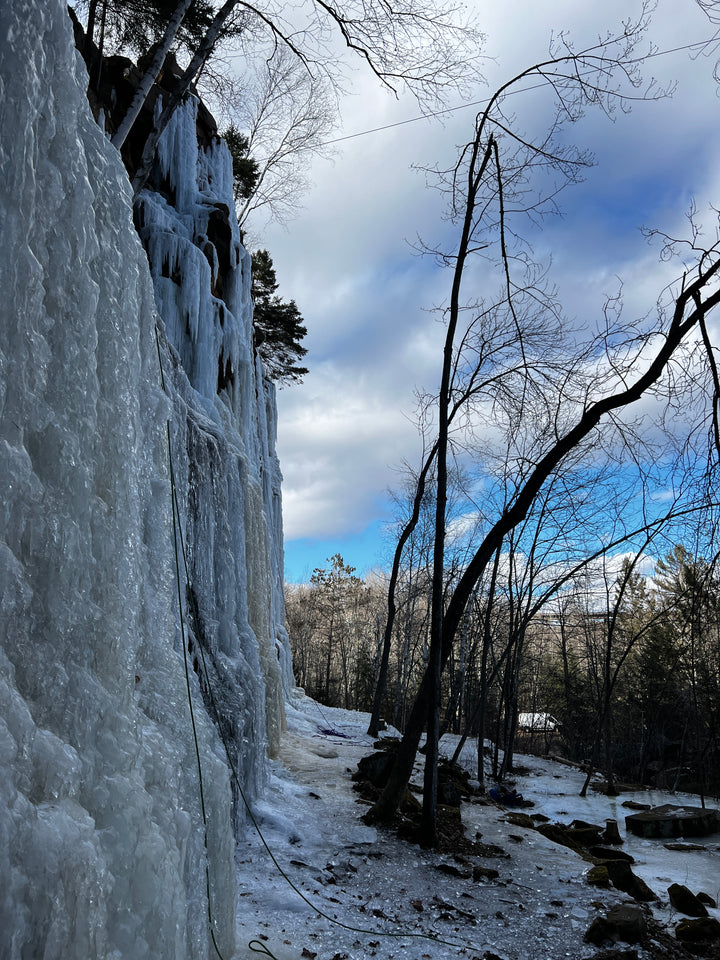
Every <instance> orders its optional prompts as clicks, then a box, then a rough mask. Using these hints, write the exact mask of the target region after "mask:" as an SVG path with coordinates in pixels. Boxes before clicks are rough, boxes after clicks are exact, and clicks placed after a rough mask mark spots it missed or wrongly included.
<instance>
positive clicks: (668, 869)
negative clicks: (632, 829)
mask: <svg viewBox="0 0 720 960" xmlns="http://www.w3.org/2000/svg"><path fill="white" fill-rule="evenodd" d="M287 717H288V732H287V734H286V735H285V736H284V738H283V745H282V749H281V752H280V757H279V759H278V760H277V761H275V763H274V766H273V769H272V775H271V782H270V785H269V789H268V791H267V793H266V795H265V798H264V799H263V800H262V801H261V802H259V803H257V804H256V805H255V807H254V812H255V816H256V818H257V821H258V823H259V825H260V829H261V831H262V834H263V836H264V838H265V841H266V842H267V844H268V846H269V847H270V849H271V850H272V852H273V855H274V856H275V858H276V860H277V862H278V864H279V865H280V867H281V868H282V870H283V871H284V872H285V873H286V875H287V878H289V880H291V881H292V883H293V884H294V885H295V887H296V888H297V890H299V891H300V892H301V893H302V897H305V898H307V899H306V900H304V899H303V898H302V897H301V896H300V895H299V894H298V893H297V892H296V891H295V890H293V889H292V887H291V886H290V885H289V884H288V882H287V880H286V879H285V878H284V877H283V876H282V875H281V874H280V872H279V871H278V869H277V867H276V866H275V865H274V864H273V862H272V860H271V858H270V856H269V855H268V853H267V851H266V850H265V848H264V847H263V845H262V842H261V841H260V839H259V837H258V835H257V834H256V832H255V831H254V830H252V828H250V827H249V829H248V838H247V841H246V842H245V843H244V845H241V848H240V850H239V853H238V860H239V863H238V868H239V883H240V895H239V898H238V904H239V906H238V927H239V931H240V933H239V937H238V940H239V942H240V944H241V952H240V956H241V957H243V958H249V957H255V958H256V957H258V956H259V955H260V953H258V952H255V951H262V950H263V949H266V950H267V951H270V953H271V955H274V956H275V957H277V958H278V960H298V958H308V960H312V958H314V957H316V958H317V960H356V958H357V960H359V958H363V960H364V958H366V957H377V958H379V960H390V958H400V957H402V958H403V960H440V958H442V960H444V958H453V957H469V958H473V957H476V958H481V957H483V955H484V954H485V953H486V952H487V953H488V956H490V955H494V956H497V957H501V958H502V960H559V958H565V957H571V958H584V957H593V956H594V954H595V953H596V949H595V948H594V947H592V946H590V945H588V944H586V943H584V942H583V935H584V933H585V931H586V929H587V927H588V926H589V924H590V921H591V920H592V918H593V917H594V916H595V915H596V914H597V913H598V912H599V911H600V910H601V909H603V908H609V907H610V906H612V905H613V904H614V903H618V902H624V901H627V900H628V899H629V898H628V897H627V896H626V895H625V894H622V893H620V892H619V891H616V890H614V889H612V890H604V889H598V888H597V887H591V886H589V885H588V884H587V883H586V881H585V875H586V873H587V871H588V869H589V867H590V864H589V863H587V862H586V861H584V860H583V859H581V858H580V857H579V856H578V855H577V854H575V853H574V852H573V851H571V850H569V849H567V848H565V847H561V846H558V845H557V844H555V843H553V842H552V841H550V840H547V839H546V838H545V837H543V836H542V835H541V834H539V833H537V832H536V831H533V830H530V829H524V828H522V827H517V826H515V825H510V824H508V822H507V821H506V814H507V811H505V810H504V809H502V808H500V807H498V806H495V805H491V806H484V805H479V804H470V803H463V809H462V815H463V822H464V825H465V832H466V834H467V835H468V836H469V837H472V838H474V837H475V835H476V832H478V831H479V832H480V833H481V834H482V841H483V843H488V844H491V843H494V844H497V845H498V846H500V847H502V848H503V850H504V851H505V852H506V854H507V856H506V857H504V858H493V859H483V860H482V861H480V860H475V862H477V863H480V864H481V865H483V866H487V867H492V868H495V869H497V870H498V871H499V877H498V878H497V879H496V880H492V881H480V882H473V881H472V880H470V879H462V878H460V877H455V876H452V875H449V874H447V873H443V872H441V871H440V870H438V869H437V867H438V866H440V865H442V864H449V865H453V866H456V864H454V862H453V859H452V857H451V856H449V855H442V854H437V853H435V852H429V851H424V850H420V849H419V848H417V847H414V846H410V845H408V844H406V843H403V842H401V841H400V840H398V839H397V838H396V837H395V836H394V835H392V834H390V833H386V832H384V831H382V830H376V829H375V828H372V827H367V826H365V825H364V824H363V823H362V822H361V820H360V816H361V814H362V812H363V811H364V809H366V808H365V807H363V806H361V805H360V804H358V803H357V802H356V801H357V798H358V794H357V793H356V792H355V791H353V789H352V781H351V779H350V775H351V773H352V772H354V771H355V769H356V765H357V762H358V760H359V759H360V758H361V757H362V756H364V755H365V754H367V753H369V752H371V749H372V742H373V741H372V738H370V737H368V736H367V735H366V733H365V730H366V728H367V723H368V715H367V714H361V713H353V712H350V711H346V710H337V709H330V708H327V707H320V706H319V705H318V704H317V703H315V702H314V701H313V700H310V699H309V698H308V697H305V696H303V695H302V694H301V693H300V692H297V694H296V696H295V697H294V698H293V699H292V700H291V702H290V704H289V705H288V709H287ZM456 742H457V741H456V740H454V739H453V738H451V737H448V738H446V739H445V740H443V745H444V747H445V751H446V752H449V751H451V750H452V749H454V746H455V743H456ZM474 753H475V749H474V745H473V746H469V747H468V748H467V751H466V754H467V755H466V756H463V758H462V760H463V764H464V766H465V767H466V768H467V769H468V770H470V771H471V772H472V771H473V768H474ZM517 759H518V763H519V764H522V766H524V767H527V768H528V769H529V771H530V772H529V773H527V774H526V775H524V776H522V777H518V778H517V781H516V782H517V789H518V792H521V793H522V794H523V795H524V796H525V798H526V799H529V800H532V801H533V803H534V807H532V808H530V809H528V810H527V811H526V812H528V813H533V814H534V813H542V814H545V815H546V816H547V817H550V818H551V819H552V820H553V821H554V820H558V821H561V822H563V823H569V822H570V821H571V820H572V819H575V818H577V819H582V820H586V821H590V822H593V823H598V824H601V825H602V824H604V822H605V820H606V819H608V818H612V819H616V820H617V822H618V825H619V827H620V831H621V834H622V835H623V836H624V837H625V820H624V818H625V815H626V814H627V813H628V812H629V811H628V810H626V809H625V808H623V807H622V801H623V800H626V799H629V798H630V796H631V797H632V799H634V800H638V801H640V802H645V803H653V804H660V803H666V802H673V803H684V802H685V803H690V804H692V805H697V803H698V801H697V798H693V797H687V796H682V795H670V794H666V793H660V792H657V791H642V792H635V793H633V794H632V795H627V794H626V795H624V796H621V797H619V798H607V797H605V796H603V795H601V794H598V793H594V792H591V793H590V794H589V795H588V797H587V799H582V798H580V797H579V796H578V793H579V790H580V786H581V784H582V779H583V775H582V774H581V772H580V771H578V770H575V769H573V768H569V767H567V766H565V765H561V764H559V763H556V762H554V761H552V760H546V759H540V758H536V757H522V758H517ZM417 770H418V772H419V771H420V766H419V764H418V766H417ZM719 845H720V834H715V835H714V836H713V837H710V838H706V839H705V840H703V841H702V846H703V847H704V848H705V849H704V850H693V851H690V850H688V851H683V852H677V851H669V850H667V849H666V848H665V847H664V846H663V844H662V842H661V841H650V840H642V839H639V838H637V837H634V836H632V835H628V836H627V837H625V844H624V846H623V848H622V849H623V850H625V851H626V852H628V853H631V854H632V856H633V857H634V858H635V864H634V866H633V870H634V871H635V873H636V874H638V875H639V876H640V877H642V878H643V879H644V880H645V881H646V883H647V884H648V885H649V886H650V887H651V888H652V889H653V891H654V892H655V893H656V894H658V895H659V896H660V897H661V902H660V904H659V905H656V906H654V907H653V910H654V913H655V916H656V917H657V918H658V919H660V920H662V921H664V922H667V923H668V924H669V923H670V922H671V921H676V920H678V919H680V917H678V916H677V915H675V914H674V913H673V911H672V910H671V908H670V907H669V905H668V900H667V892H666V891H667V887H668V886H669V885H670V884H671V883H673V882H676V883H684V884H686V885H687V886H688V887H690V889H691V890H692V891H693V892H695V893H697V892H698V891H699V890H703V891H705V892H706V893H709V894H710V895H711V896H713V897H714V898H715V899H716V900H717V899H718V896H719V894H720V869H718V867H719V866H720V852H719V851H720V846H719ZM308 901H309V902H308ZM710 913H711V914H713V915H715V916H718V917H720V912H719V911H717V910H711V911H710ZM332 921H339V923H333V922H332ZM432 937H436V938H439V939H438V940H436V941H435V942H433V940H432V939H430V938H432ZM426 938H427V939H426ZM251 941H252V943H251ZM648 955H649V954H648V953H647V952H644V951H643V950H642V949H639V950H638V956H639V957H640V958H642V957H647V956H648Z"/></svg>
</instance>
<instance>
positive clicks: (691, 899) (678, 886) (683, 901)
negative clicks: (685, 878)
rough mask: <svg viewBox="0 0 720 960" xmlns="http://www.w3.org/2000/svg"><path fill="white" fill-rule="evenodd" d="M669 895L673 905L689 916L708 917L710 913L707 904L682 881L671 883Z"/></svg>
mask: <svg viewBox="0 0 720 960" xmlns="http://www.w3.org/2000/svg"><path fill="white" fill-rule="evenodd" d="M668 897H669V898H670V903H671V904H672V906H673V907H675V909H676V910H678V911H679V912H680V913H684V914H685V915H686V916H688V917H706V916H707V915H708V912H707V908H706V906H705V904H704V903H702V902H701V901H700V900H699V899H698V897H696V896H695V894H694V893H692V891H691V890H689V889H688V888H687V887H686V886H684V884H682V883H673V884H671V885H670V886H669V887H668Z"/></svg>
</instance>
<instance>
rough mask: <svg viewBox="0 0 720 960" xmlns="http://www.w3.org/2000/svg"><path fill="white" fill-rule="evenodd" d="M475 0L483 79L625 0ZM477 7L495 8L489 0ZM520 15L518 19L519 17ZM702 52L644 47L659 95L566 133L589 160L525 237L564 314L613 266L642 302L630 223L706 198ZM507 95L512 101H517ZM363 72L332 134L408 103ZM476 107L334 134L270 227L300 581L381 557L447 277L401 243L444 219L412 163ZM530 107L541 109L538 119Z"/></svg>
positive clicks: (677, 8)
mask: <svg viewBox="0 0 720 960" xmlns="http://www.w3.org/2000/svg"><path fill="white" fill-rule="evenodd" d="M499 6H500V5H499V4H492V5H490V4H485V5H483V6H482V7H481V8H480V12H481V17H480V25H481V28H482V29H483V31H484V32H485V33H486V35H487V39H486V43H485V52H486V54H487V55H488V57H490V58H492V60H488V62H487V64H486V69H485V73H486V75H487V77H488V81H489V87H488V88H485V89H482V88H481V89H479V90H478V91H477V93H476V95H475V96H473V97H471V99H479V98H480V97H482V96H483V95H486V93H487V91H488V90H491V89H494V88H495V87H496V86H497V85H498V83H499V82H500V81H501V80H504V79H505V78H507V77H508V76H511V75H513V74H514V73H516V72H517V71H518V70H519V69H522V68H523V67H525V66H527V65H528V64H529V63H531V62H534V61H536V60H538V59H542V58H543V57H544V56H545V55H546V53H547V44H548V38H549V36H550V33H551V31H552V30H556V31H557V30H558V29H564V28H567V29H569V30H570V31H571V33H572V34H573V35H574V36H576V37H577V38H578V41H579V42H582V43H591V42H593V41H594V40H595V38H596V37H597V36H598V34H600V33H602V32H604V31H605V30H606V29H612V28H614V27H615V26H616V25H617V24H618V23H619V22H620V20H621V19H622V18H624V17H626V16H627V15H628V13H629V12H630V11H631V6H630V5H629V4H628V3H627V2H622V3H621V2H615V0H608V2H604V3H602V4H600V3H592V2H591V3H584V4H578V3H577V2H576V0H554V2H541V0H508V2H506V3H504V4H503V5H502V10H499V9H497V8H498V7H499ZM487 8H491V9H487ZM654 22H655V26H654V28H653V29H652V31H651V37H652V39H653V41H654V42H655V44H656V46H657V48H658V49H660V50H668V49H671V48H674V47H678V46H681V45H682V44H684V43H689V42H692V41H696V40H700V39H703V38H704V37H707V36H710V35H711V34H712V29H713V28H712V26H711V25H710V24H709V23H708V21H707V20H706V19H705V18H704V17H703V16H702V14H701V12H700V11H699V9H698V7H697V5H696V3H695V2H694V0H661V2H660V3H659V5H658V9H657V13H656V17H655V21H654ZM518 23H521V24H523V25H524V28H523V31H522V33H519V32H518V29H517V25H518ZM713 66H714V58H708V57H698V58H697V59H695V60H693V59H692V58H691V57H690V56H689V55H688V53H687V52H677V53H674V54H668V55H666V56H661V57H655V58H654V59H653V60H652V62H651V66H650V67H648V70H647V71H646V72H647V73H652V75H654V76H656V77H658V78H659V79H660V80H661V81H672V80H677V81H678V88H677V91H676V93H675V95H674V97H673V98H672V99H668V100H663V101H661V102H655V103H653V102H648V103H638V104H636V105H635V106H634V107H633V111H632V113H631V114H630V115H629V116H625V115H622V114H621V115H620V116H619V117H618V118H617V119H616V120H615V122H614V123H611V122H609V121H608V120H607V119H606V118H604V117H602V116H601V115H599V114H592V113H588V115H587V116H586V117H585V119H583V120H582V121H581V122H580V123H579V124H578V125H577V126H576V127H575V128H574V129H573V130H572V134H573V137H574V142H576V143H578V144H580V145H582V146H584V147H587V148H588V149H590V150H591V151H592V152H593V153H594V154H595V156H596V158H597V166H596V167H594V168H593V169H591V170H589V171H588V176H587V180H586V182H585V183H584V184H582V185H581V186H579V187H575V188H570V190H569V191H568V192H567V193H566V194H565V195H564V197H563V201H562V202H563V207H564V212H565V215H564V217H563V218H562V219H555V220H553V221H550V222H548V223H547V224H546V225H545V228H544V230H543V231H542V232H541V233H539V234H537V236H536V237H534V238H533V240H534V245H535V252H536V254H537V255H538V256H539V257H544V256H551V257H552V260H553V279H554V280H555V282H556V283H557V284H558V286H559V288H560V292H561V296H562V299H563V301H564V303H565V304H566V308H567V310H568V312H569V313H570V314H571V315H572V316H576V317H579V318H581V317H582V318H588V319H587V322H588V323H591V322H592V319H591V318H597V317H599V316H600V312H601V308H602V303H603V298H604V295H605V294H607V293H609V292H610V291H611V290H612V289H614V288H615V287H616V286H617V284H618V278H622V280H623V283H624V291H625V295H626V299H627V309H628V310H638V311H641V312H645V311H646V310H647V309H650V308H651V307H652V306H653V303H654V299H655V297H656V296H657V294H658V293H659V291H660V289H661V287H662V285H663V283H664V280H665V273H664V272H663V271H664V268H663V266H662V265H661V264H659V263H658V257H657V251H656V250H653V249H651V248H650V247H649V246H648V244H647V242H646V241H645V239H644V238H643V236H642V235H641V232H640V229H639V228H640V227H642V226H650V227H658V228H662V229H666V230H667V231H668V232H673V231H674V230H678V231H680V230H682V229H684V216H685V213H686V212H687V208H688V205H689V203H690V200H691V198H692V197H695V198H696V202H697V204H698V206H699V207H700V208H701V209H706V208H707V205H708V203H709V202H711V201H712V200H713V199H714V201H715V203H716V204H720V190H718V187H720V184H719V183H718V180H720V177H719V176H718V169H719V165H718V157H719V155H720V153H719V150H718V148H719V146H720V124H718V122H717V120H718V112H719V111H720V101H719V100H718V96H717V88H716V84H715V83H714V81H713V76H712V71H713ZM518 109H522V105H521V104H518ZM417 112H418V111H417V107H416V105H415V104H414V103H413V102H412V101H411V100H410V99H408V98H402V99H400V100H399V101H398V100H395V99H393V98H392V97H390V96H388V94H387V93H385V92H384V91H382V90H380V89H379V88H378V87H377V85H376V84H375V83H374V81H373V80H372V78H370V77H369V76H366V75H365V74H364V73H362V72H361V71H356V72H355V73H353V83H352V86H351V90H350V93H349V94H348V96H347V97H346V98H345V99H344V100H343V103H342V117H343V120H342V128H341V129H340V130H338V136H343V135H348V134H352V133H355V132H360V131H362V130H366V129H370V128H373V127H376V126H378V125H381V124H383V123H392V122H395V121H399V120H404V119H407V118H408V117H413V116H416V115H417ZM473 116H474V110H467V109H462V110H458V111H457V112H456V113H453V114H450V115H447V116H446V117H445V118H444V122H443V123H441V122H440V121H439V120H428V119H424V120H421V121H419V122H417V123H412V124H408V125H404V126H399V127H395V128H393V129H390V130H384V131H381V132H378V133H374V134H371V135H368V136H362V137H357V138H355V139H352V140H347V141H344V142H342V143H340V144H338V147H337V153H336V155H335V157H334V158H333V159H332V160H328V159H323V158H317V159H316V160H315V161H314V162H313V165H312V169H311V172H310V179H311V181H312V183H313V186H312V188H311V189H310V191H309V192H308V194H307V195H306V197H305V198H304V208H303V209H302V210H300V212H299V214H298V216H297V218H296V219H295V220H293V221H292V222H290V223H289V224H288V225H287V226H285V227H282V226H277V225H270V226H269V227H268V228H266V229H265V230H264V231H263V232H262V240H261V242H262V245H263V246H267V247H268V249H269V250H270V251H271V254H272V256H273V259H274V262H275V266H276V269H277V273H278V279H279V281H280V291H279V292H280V293H281V294H282V295H284V296H286V297H292V298H293V299H295V300H296V302H297V304H298V306H299V307H300V309H301V311H302V313H303V316H304V317H305V321H306V323H307V326H308V329H309V334H308V337H307V340H306V346H307V347H308V351H309V352H308V355H307V357H306V360H305V363H306V365H307V366H308V367H309V368H310V373H309V374H308V376H307V377H306V380H305V383H304V384H303V385H302V386H299V387H298V386H296V387H291V388H285V389H283V390H281V391H280V392H279V428H278V452H279V456H280V461H281V466H282V470H283V474H284V477H285V483H284V492H283V498H284V518H285V533H286V548H285V549H286V577H287V579H288V580H290V581H294V582H299V581H303V580H305V579H307V578H308V577H309V575H310V574H311V573H312V570H313V569H314V568H315V567H318V566H325V565H326V558H328V557H330V556H332V555H333V554H334V553H338V552H339V553H341V554H342V555H343V557H344V559H345V561H346V562H347V563H349V564H351V565H353V566H355V567H357V568H358V570H359V571H360V572H361V573H362V572H365V571H367V570H369V569H371V568H373V567H375V566H378V565H383V564H386V562H387V556H388V552H389V550H388V543H387V536H386V534H385V532H384V531H385V524H386V522H387V521H388V520H389V519H391V518H392V515H393V508H392V504H391V502H390V499H389V496H388V490H390V489H394V488H397V487H398V486H399V485H400V484H401V482H402V475H403V473H402V466H403V463H404V462H408V463H410V464H413V465H415V464H417V463H418V461H419V457H420V450H421V447H420V440H419V435H418V430H417V427H416V425H415V422H414V413H415V408H416V391H417V390H419V389H430V390H432V389H434V387H435V384H436V381H437V377H438V375H439V360H440V351H441V343H442V332H443V331H442V328H441V327H440V325H439V324H438V323H437V320H436V319H435V318H434V317H433V315H432V314H431V313H430V312H428V311H429V308H431V307H432V306H433V305H434V304H437V303H438V302H441V301H442V300H443V299H444V298H445V297H446V296H447V292H448V288H449V280H448V277H447V275H446V274H444V273H443V272H442V271H440V270H438V269H436V268H435V267H434V266H433V265H432V263H431V262H430V261H429V260H426V259H422V258H418V256H417V255H416V253H415V252H414V251H413V249H412V248H411V245H410V244H411V243H412V242H413V241H414V240H415V239H416V237H417V236H418V235H420V236H422V237H423V238H424V239H426V240H428V241H434V240H435V239H438V238H442V236H443V233H444V231H446V230H447V229H448V227H447V225H446V224H445V223H444V222H443V220H442V212H443V201H442V198H441V197H440V196H439V195H438V194H437V193H436V192H435V191H433V190H429V189H428V188H427V186H426V183H425V179H424V176H423V175H422V174H421V173H418V172H417V171H414V170H413V169H411V167H412V164H421V165H422V164H427V165H430V164H433V163H434V162H439V163H444V162H450V161H451V160H452V158H453V157H454V156H455V155H456V146H457V144H460V143H462V142H464V141H465V140H467V139H468V137H469V136H470V135H471V133H472V119H473ZM536 119H537V122H538V123H540V122H541V121H542V117H539V118H536Z"/></svg>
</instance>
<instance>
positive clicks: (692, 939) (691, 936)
mask: <svg viewBox="0 0 720 960" xmlns="http://www.w3.org/2000/svg"><path fill="white" fill-rule="evenodd" d="M675 936H676V937H677V938H678V940H682V941H683V942H685V943H697V942H698V941H701V940H720V923H719V922H718V921H717V920H716V919H715V917H702V918H701V919H699V920H681V921H680V923H679V924H678V925H677V926H676V927H675Z"/></svg>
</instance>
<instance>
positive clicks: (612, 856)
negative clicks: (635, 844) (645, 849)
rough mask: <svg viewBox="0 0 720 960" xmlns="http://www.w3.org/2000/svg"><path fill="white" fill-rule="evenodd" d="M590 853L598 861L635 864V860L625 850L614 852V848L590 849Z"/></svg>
mask: <svg viewBox="0 0 720 960" xmlns="http://www.w3.org/2000/svg"><path fill="white" fill-rule="evenodd" d="M590 853H591V854H592V855H593V856H594V857H597V859H598V860H624V861H625V863H635V858H634V857H632V856H630V854H629V853H625V851H624V850H614V849H613V848H612V847H590Z"/></svg>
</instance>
